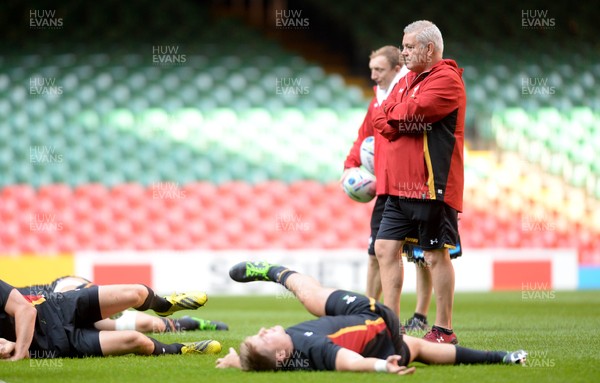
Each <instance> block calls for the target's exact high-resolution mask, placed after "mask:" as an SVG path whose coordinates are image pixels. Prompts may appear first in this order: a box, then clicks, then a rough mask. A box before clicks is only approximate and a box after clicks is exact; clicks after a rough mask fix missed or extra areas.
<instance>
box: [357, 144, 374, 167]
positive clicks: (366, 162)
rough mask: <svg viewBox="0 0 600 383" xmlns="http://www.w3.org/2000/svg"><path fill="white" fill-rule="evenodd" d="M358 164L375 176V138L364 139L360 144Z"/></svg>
mask: <svg viewBox="0 0 600 383" xmlns="http://www.w3.org/2000/svg"><path fill="white" fill-rule="evenodd" d="M360 162H361V163H362V165H363V166H364V167H365V169H367V170H368V171H369V172H371V174H375V137H373V136H369V137H366V138H365V139H364V140H363V142H362V144H360Z"/></svg>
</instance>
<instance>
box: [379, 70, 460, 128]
mask: <svg viewBox="0 0 600 383" xmlns="http://www.w3.org/2000/svg"><path fill="white" fill-rule="evenodd" d="M424 81H427V85H426V88H425V89H423V90H420V91H416V90H417V89H416V88H415V89H414V90H409V94H412V95H411V96H410V97H405V98H404V101H402V102H395V103H392V104H390V105H389V106H388V107H387V108H386V114H387V123H388V124H389V125H391V126H394V127H398V126H399V125H400V124H401V123H403V122H406V121H407V119H408V122H409V123H414V122H421V123H433V122H437V121H439V120H441V119H442V118H444V117H446V116H447V115H448V114H450V113H451V112H452V111H454V110H455V109H456V108H457V105H458V99H459V97H460V96H461V95H462V93H463V83H462V80H461V78H460V76H459V75H458V74H456V73H455V72H453V71H450V70H446V71H439V72H438V73H432V74H431V75H430V76H429V77H428V78H427V79H426V80H424ZM418 86H420V85H418ZM418 86H417V87H418ZM414 116H417V117H418V121H415V120H414V118H415V117H414ZM411 119H413V120H411ZM422 132H423V131H422V130H420V129H399V133H400V134H402V133H407V134H414V133H419V134H420V133H422Z"/></svg>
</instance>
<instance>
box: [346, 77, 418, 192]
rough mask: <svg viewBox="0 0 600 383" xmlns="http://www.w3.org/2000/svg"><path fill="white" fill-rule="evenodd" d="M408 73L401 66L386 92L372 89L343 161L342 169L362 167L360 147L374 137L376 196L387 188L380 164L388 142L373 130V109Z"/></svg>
mask: <svg viewBox="0 0 600 383" xmlns="http://www.w3.org/2000/svg"><path fill="white" fill-rule="evenodd" d="M408 72H409V70H408V69H407V68H406V66H403V67H402V69H401V70H400V72H398V74H397V75H396V76H395V77H394V79H393V80H392V82H391V83H390V85H389V88H388V89H387V91H383V90H382V89H381V88H379V86H377V85H376V86H374V87H373V92H374V93H375V96H374V97H373V99H372V100H371V102H370V103H369V108H368V109H367V114H366V115H365V118H364V120H363V122H362V124H361V125H360V128H359V129H358V137H357V138H356V140H355V141H354V144H352V148H351V149H350V152H349V153H348V156H347V157H346V161H344V169H349V168H356V167H359V166H360V165H362V162H361V160H360V145H361V144H362V142H363V141H364V139H365V138H367V137H369V136H374V139H375V179H376V180H377V182H376V190H375V192H376V194H377V195H382V194H387V193H386V192H385V191H386V190H387V189H388V187H387V185H386V181H387V179H386V177H385V173H384V172H383V170H384V168H383V167H382V166H381V165H382V164H384V161H383V159H382V158H381V157H382V156H383V153H384V152H385V150H384V149H383V147H384V146H385V145H387V144H388V143H389V142H388V140H386V139H385V138H383V137H381V136H380V135H379V133H378V132H377V131H376V130H374V129H373V111H374V110H375V109H379V106H380V105H381V103H382V102H384V101H385V100H386V98H387V97H389V95H391V94H392V93H393V92H394V89H396V88H395V85H396V84H397V83H398V82H399V81H400V79H402V78H403V77H404V76H405V75H406V74H407V73H408Z"/></svg>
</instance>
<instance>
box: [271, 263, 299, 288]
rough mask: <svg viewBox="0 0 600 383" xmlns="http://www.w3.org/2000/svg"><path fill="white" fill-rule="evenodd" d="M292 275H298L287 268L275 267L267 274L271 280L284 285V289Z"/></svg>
mask: <svg viewBox="0 0 600 383" xmlns="http://www.w3.org/2000/svg"><path fill="white" fill-rule="evenodd" d="M292 274H296V271H293V270H290V269H288V268H287V267H285V266H273V267H271V268H270V269H269V271H268V272H267V276H268V277H269V279H270V280H272V281H273V282H277V283H279V284H281V285H283V287H286V285H285V281H287V279H288V278H289V277H290V275H292Z"/></svg>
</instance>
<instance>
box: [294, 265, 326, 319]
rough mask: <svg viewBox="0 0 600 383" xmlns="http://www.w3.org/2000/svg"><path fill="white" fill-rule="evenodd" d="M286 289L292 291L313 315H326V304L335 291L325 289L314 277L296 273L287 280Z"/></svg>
mask: <svg viewBox="0 0 600 383" xmlns="http://www.w3.org/2000/svg"><path fill="white" fill-rule="evenodd" d="M285 287H286V288H287V289H288V290H290V291H291V292H292V293H294V295H295V296H296V298H298V300H299V301H300V303H302V305H304V307H305V308H306V309H307V310H308V312H310V313H311V314H313V315H316V316H324V315H325V303H326V302H327V298H329V295H331V293H332V292H333V291H335V290H334V289H332V288H329V287H323V286H321V284H320V283H319V282H318V281H317V280H316V279H315V278H313V277H311V276H308V275H304V274H300V273H294V274H292V275H290V276H289V277H288V278H287V281H286V282H285Z"/></svg>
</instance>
